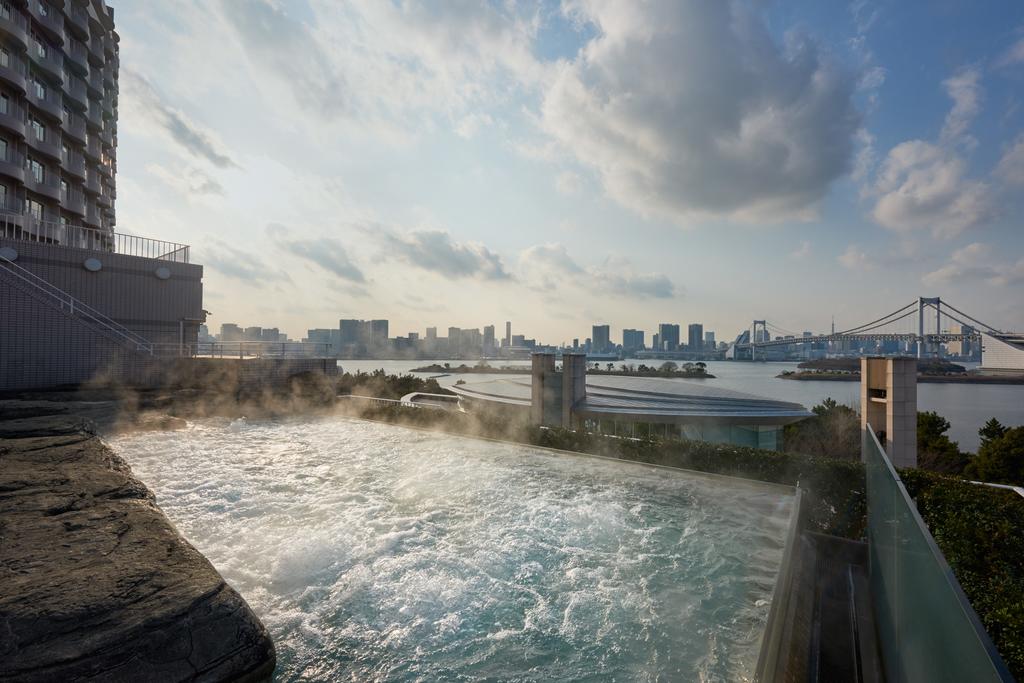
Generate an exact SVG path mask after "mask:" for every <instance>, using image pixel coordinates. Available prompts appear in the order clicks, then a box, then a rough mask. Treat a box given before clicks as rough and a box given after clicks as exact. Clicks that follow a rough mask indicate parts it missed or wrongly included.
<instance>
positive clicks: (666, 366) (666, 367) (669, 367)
mask: <svg viewBox="0 0 1024 683" xmlns="http://www.w3.org/2000/svg"><path fill="white" fill-rule="evenodd" d="M678 369H679V366H678V365H677V364H675V363H673V362H672V361H670V360H667V361H665V362H664V363H662V364H661V368H659V370H660V371H661V372H662V374H665V375H671V374H672V373H674V372H675V371H676V370H678Z"/></svg>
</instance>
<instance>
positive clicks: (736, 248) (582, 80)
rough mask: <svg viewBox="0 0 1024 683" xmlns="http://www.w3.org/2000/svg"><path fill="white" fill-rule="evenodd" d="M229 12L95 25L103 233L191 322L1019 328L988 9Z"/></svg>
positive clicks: (287, 6) (290, 7)
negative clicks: (163, 262)
mask: <svg viewBox="0 0 1024 683" xmlns="http://www.w3.org/2000/svg"><path fill="white" fill-rule="evenodd" d="M240 7H241V6H240V5H238V4H235V3H188V2H182V3H179V4H175V5H173V6H162V5H157V6H153V5H146V6H142V5H133V4H125V5H124V6H118V7H117V13H118V15H117V16H118V22H119V25H120V26H122V27H124V28H125V30H124V31H123V32H122V33H123V35H124V36H125V38H124V39H123V41H122V44H121V50H122V57H123V58H124V60H125V63H127V64H130V65H131V67H130V68H126V69H124V71H123V73H122V76H121V86H122V87H121V95H120V97H121V101H120V104H121V119H122V122H123V125H122V126H121V131H122V134H121V135H120V139H119V160H118V162H119V168H118V174H119V181H120V185H121V187H120V188H119V190H121V192H120V195H119V199H118V207H119V208H118V211H119V216H118V218H119V221H118V223H119V229H122V230H126V231H130V232H136V233H140V234H157V235H162V236H165V237H167V238H174V239H175V241H179V242H184V243H189V244H192V246H193V253H194V255H195V258H196V261H197V262H199V263H203V264H204V266H205V268H206V271H205V293H206V299H205V307H206V308H207V309H208V310H210V311H211V312H212V316H211V319H210V320H211V324H212V325H214V326H217V325H219V324H220V323H222V322H230V321H239V320H266V321H269V322H270V323H271V324H274V325H277V326H279V327H280V328H281V329H283V330H287V331H288V333H289V334H290V335H292V336H295V335H296V334H298V333H300V332H301V331H302V330H305V329H308V328H311V327H318V326H321V325H323V324H325V323H326V322H328V321H330V320H332V319H333V318H335V317H337V312H338V311H343V312H345V315H349V316H351V317H354V318H372V317H381V316H385V317H387V318H389V319H390V320H391V323H392V326H393V328H394V329H398V330H422V329H424V328H425V327H426V326H428V325H431V324H434V322H435V321H439V320H442V319H443V320H445V321H448V322H449V324H451V325H456V326H459V327H472V326H474V325H476V326H480V325H482V324H486V322H493V323H494V324H499V323H500V322H501V321H504V320H506V319H512V320H518V321H521V323H520V324H521V326H522V328H523V329H529V330H530V331H531V334H532V335H536V336H537V337H538V338H544V339H552V340H560V341H561V340H570V339H572V338H573V337H577V336H580V335H581V334H582V332H581V331H582V330H586V329H589V328H590V326H591V325H592V324H593V322H594V321H595V320H609V321H615V324H616V325H617V326H621V328H635V329H645V330H647V331H648V333H650V331H651V325H652V323H653V324H657V323H658V322H659V321H664V320H674V321H679V322H681V323H682V322H686V321H693V320H700V321H702V322H703V323H704V325H705V326H706V327H707V328H708V329H714V330H717V331H718V332H719V334H720V335H723V336H722V339H726V338H727V337H729V336H731V335H733V334H734V333H735V332H734V331H738V330H740V329H744V328H745V327H746V326H748V325H749V321H750V320H751V319H754V318H768V319H771V320H776V321H780V324H784V325H786V326H787V327H790V328H792V329H795V330H803V329H815V330H817V329H822V328H823V327H824V326H826V325H827V324H828V322H829V321H830V320H831V318H832V316H835V318H836V320H837V321H838V322H839V324H840V326H841V325H842V323H843V321H849V322H850V323H857V322H861V321H863V320H866V319H869V318H870V316H871V314H872V313H873V312H874V309H875V308H876V302H877V301H880V300H903V299H910V298H914V297H917V296H942V297H944V298H946V297H948V298H950V299H952V300H956V301H958V302H960V303H962V304H963V306H965V307H966V308H969V309H970V310H972V311H976V312H977V314H978V315H979V316H980V317H982V319H983V320H986V321H989V322H991V323H992V324H994V325H997V326H1000V327H1003V328H1006V329H1014V328H1017V329H1019V328H1022V327H1024V303H1022V301H1021V297H1019V296H1014V293H1015V292H1016V291H1019V288H1020V286H1021V285H1022V284H1024V235H1022V233H1021V231H1020V229H1019V222H1018V221H1017V220H1016V219H1015V216H1016V215H1018V214H1019V209H1020V208H1021V199H1020V197H1021V195H1022V194H1024V193H1021V192H1020V187H1021V186H1022V185H1024V137H1022V135H1021V131H1022V129H1024V108H1021V107H1020V106H1019V102H1018V100H1019V95H1018V94H1017V93H1019V92H1020V85H1021V82H1022V80H1024V42H1022V41H1024V38H1022V35H1021V33H1020V27H1021V26H1024V9H1022V8H1021V7H1020V6H1015V5H1013V4H1012V3H1009V2H1000V3H993V4H992V5H990V6H989V5H986V8H985V9H984V10H982V9H978V7H977V4H976V3H971V2H950V3H943V4H942V5H941V6H934V3H927V2H907V3H891V2H871V1H865V0H858V1H857V2H852V3H849V4H841V5H840V4H829V5H828V6H822V5H821V3H814V2H810V1H809V0H808V1H803V2H790V3H767V4H765V3H751V4H749V5H748V4H746V3H731V4H726V3H709V4H700V3H692V4H686V3H662V4H659V3H653V4H651V5H650V6H644V7H641V6H639V5H637V6H634V5H621V6H618V7H616V8H614V9H609V8H608V7H605V6H602V5H599V4H598V3H589V2H576V3H566V4H565V5H564V6H563V5H562V4H558V3H540V4H538V5H518V6H514V7H512V8H511V9H510V8H509V6H506V5H503V4H486V3H481V4H471V5H467V6H462V7H454V6H442V7H438V8H433V9H429V10H428V9H426V8H423V7H420V6H418V5H415V4H408V5H400V6H393V5H391V4H387V3H358V2H354V3H344V4H340V5H339V4H337V3H326V2H319V1H316V0H314V1H311V2H282V3H273V4H272V3H268V2H262V1H256V0H254V1H253V2H251V3H246V4H245V11H241V9H240ZM612 12H614V13H615V14H612ZM705 36H707V37H708V38H707V39H703V38H704V37H705ZM919 36H921V37H919ZM186 45H187V46H188V49H184V46H186ZM282 54H287V55H288V58H287V59H280V55H282ZM639 65H643V68H642V69H640V70H639V71H637V69H638V68H639ZM224 73H231V74H232V78H231V79H230V80H228V81H226V80H225V79H224V78H223V77H222V75H223V74H224ZM633 73H642V74H644V76H643V77H637V78H635V79H633V78H631V77H627V76H628V75H629V74H633ZM627 82H628V83H629V84H630V85H629V87H628V88H627V87H625V86H623V85H622V84H623V83H627ZM710 85H713V86H714V87H713V88H711V89H710V91H709V89H708V86H710ZM727 86H728V87H727ZM629 102H635V103H636V104H637V106H635V107H634V106H630V105H629V104H628V103H629ZM766 110H771V111H775V112H777V119H770V118H766V117H764V116H760V115H759V114H758V112H763V111H766ZM709 141H713V142H714V143H715V144H709ZM851 291H856V292H857V293H858V295H857V296H855V297H853V296H850V292H851ZM684 336H685V330H684Z"/></svg>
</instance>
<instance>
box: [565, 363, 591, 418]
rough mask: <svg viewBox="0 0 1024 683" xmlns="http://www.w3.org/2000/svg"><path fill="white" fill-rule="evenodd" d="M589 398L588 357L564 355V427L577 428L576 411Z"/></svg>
mask: <svg viewBox="0 0 1024 683" xmlns="http://www.w3.org/2000/svg"><path fill="white" fill-rule="evenodd" d="M586 397H587V356H586V354H583V353H564V354H562V426H563V427H565V428H566V429H572V428H573V427H574V426H575V414H574V413H575V410H576V407H577V406H578V405H580V404H581V403H582V402H583V401H584V400H585V399H586Z"/></svg>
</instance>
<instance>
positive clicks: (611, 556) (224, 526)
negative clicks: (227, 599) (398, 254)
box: [112, 418, 793, 681]
mask: <svg viewBox="0 0 1024 683" xmlns="http://www.w3.org/2000/svg"><path fill="white" fill-rule="evenodd" d="M112 445H113V447H114V448H115V449H116V450H118V452H120V453H121V454H122V455H123V456H124V457H125V458H126V459H127V460H128V461H129V463H130V464H131V466H132V468H133V469H134V471H135V472H136V474H138V475H139V477H140V478H141V479H142V480H143V481H145V482H146V483H147V484H148V485H149V486H150V488H152V489H153V490H154V491H155V492H156V495H157V502H158V503H159V504H160V506H161V508H163V510H164V511H165V512H166V513H167V515H168V516H169V517H170V518H171V520H172V521H173V522H174V523H175V524H176V525H177V527H178V529H179V530H180V531H181V532H182V533H184V534H185V535H186V536H187V537H188V538H189V540H190V541H191V542H192V543H193V544H194V545H195V546H196V547H198V548H199V550H200V551H202V552H203V553H204V554H205V555H206V556H207V557H208V558H209V559H210V561H211V562H213V564H214V565H215V566H216V567H217V569H219V570H220V572H221V573H222V574H223V575H224V577H225V578H226V579H227V580H228V581H229V582H230V583H231V584H232V585H233V586H234V587H235V588H236V589H237V590H238V591H239V592H240V593H241V594H242V595H243V596H244V597H245V598H246V600H247V601H248V602H249V604H250V605H251V606H252V608H253V609H254V610H255V611H256V613H257V614H258V615H259V616H260V618H261V619H262V620H263V622H264V624H266V626H267V628H268V629H269V630H270V632H271V634H272V636H273V638H274V641H275V643H276V646H277V652H278V668H277V675H276V680H279V681H298V680H303V681H307V680H323V681H327V680H342V679H344V680H382V681H383V680H387V681H392V680H402V681H404V680H426V681H441V680H444V681H454V680H476V679H481V678H487V679H491V680H495V679H497V680H519V681H523V680H538V681H541V680H543V681H548V680H554V681H557V680H574V681H578V680H595V679H601V680H605V679H607V680H612V679H615V680H621V681H643V680H701V681H719V680H720V681H736V680H744V679H749V678H750V677H751V676H752V674H753V670H754V666H755V664H756V660H757V656H758V651H759V645H760V641H761V635H762V632H763V631H764V626H765V622H766V620H767V617H768V608H769V603H770V600H771V594H772V589H773V587H774V584H775V579H776V575H777V572H778V569H779V565H780V562H781V560H782V555H783V549H784V540H785V534H786V529H787V526H788V524H789V519H790V514H791V511H792V507H793V497H792V496H791V495H790V494H788V493H787V492H786V490H784V489H782V488H778V487H770V486H761V485H758V484H753V483H751V484H746V483H743V482H738V481H736V480H729V479H724V478H715V477H710V476H702V475H695V474H693V473H688V472H682V471H673V470H667V469H658V468H651V467H646V466H641V465H635V464H631V463H621V462H611V461H605V460H601V459H596V458H588V457H583V456H579V457H577V456H568V455H559V454H553V453H550V452H546V451H543V450H538V449H533V448H528V447H522V446H515V445H506V444H497V443H491V442H487V441H482V440H475V439H463V438H457V437H452V436H447V435H440V434H431V433H427V432H421V431H415V430H410V429H403V428H400V427H392V426H387V425H381V424H377V423H372V422H362V421H356V420H347V419H336V418H332V419H329V420H315V421H314V420H304V421H260V422H256V421H253V422H246V421H245V420H236V421H233V422H232V421H228V420H209V421H202V422H198V423H191V424H190V425H189V427H188V429H185V430H182V431H177V432H165V433H138V434H131V435H125V436H120V437H117V438H115V439H113V441H112Z"/></svg>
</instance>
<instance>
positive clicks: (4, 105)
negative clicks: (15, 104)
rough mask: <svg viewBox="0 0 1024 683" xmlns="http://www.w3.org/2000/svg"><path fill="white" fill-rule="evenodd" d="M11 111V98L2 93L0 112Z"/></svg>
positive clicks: (0, 96)
mask: <svg viewBox="0 0 1024 683" xmlns="http://www.w3.org/2000/svg"><path fill="white" fill-rule="evenodd" d="M10 111H11V98H9V97H8V96H7V95H0V114H7V113H9V112H10Z"/></svg>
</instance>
